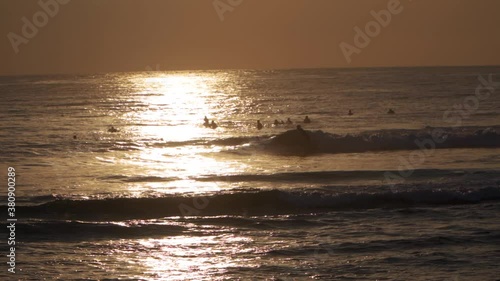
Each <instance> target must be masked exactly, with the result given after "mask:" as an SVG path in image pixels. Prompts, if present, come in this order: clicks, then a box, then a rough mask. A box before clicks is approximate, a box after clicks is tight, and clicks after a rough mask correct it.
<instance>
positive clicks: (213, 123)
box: [210, 120, 219, 129]
mask: <svg viewBox="0 0 500 281" xmlns="http://www.w3.org/2000/svg"><path fill="white" fill-rule="evenodd" d="M217 127H219V126H217V124H215V122H214V120H212V123H210V128H212V129H217Z"/></svg>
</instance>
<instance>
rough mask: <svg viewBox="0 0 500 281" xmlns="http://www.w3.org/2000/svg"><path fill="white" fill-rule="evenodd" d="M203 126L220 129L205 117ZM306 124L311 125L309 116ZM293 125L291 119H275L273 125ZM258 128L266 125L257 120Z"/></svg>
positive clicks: (305, 121) (260, 128)
mask: <svg viewBox="0 0 500 281" xmlns="http://www.w3.org/2000/svg"><path fill="white" fill-rule="evenodd" d="M203 121H204V122H203V126H205V127H206V128H210V129H216V128H217V127H218V125H217V123H215V121H214V120H212V121H211V122H210V120H209V119H208V118H207V116H205V118H203ZM304 123H305V124H308V123H311V119H310V118H309V116H306V118H304ZM285 124H286V125H291V124H293V121H292V120H291V119H290V117H288V119H287V120H286V122H285V121H283V120H281V121H278V119H275V120H274V123H273V125H274V126H275V127H277V126H279V125H285ZM255 127H256V128H257V130H262V128H264V125H263V124H262V123H261V122H260V120H257V124H256V126H255Z"/></svg>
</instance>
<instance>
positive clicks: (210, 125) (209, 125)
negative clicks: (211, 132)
mask: <svg viewBox="0 0 500 281" xmlns="http://www.w3.org/2000/svg"><path fill="white" fill-rule="evenodd" d="M395 113H396V112H395V111H394V110H393V109H392V108H390V109H389V110H388V111H387V114H395ZM347 115H354V113H353V112H352V110H351V109H349V112H348V113H347ZM203 121H204V122H203V126H205V127H206V128H210V129H217V127H219V126H218V125H217V123H215V121H214V120H212V121H210V120H208V118H207V116H205V118H203ZM303 123H304V124H309V123H311V119H310V118H309V116H306V117H305V118H304V121H303ZM291 124H293V121H292V120H291V119H290V117H288V118H287V119H286V121H283V120H279V121H278V119H275V120H274V122H273V125H274V126H275V127H277V126H279V125H291ZM255 127H256V128H257V130H262V128H264V125H263V124H262V123H261V122H260V120H258V121H257V124H256V126H255ZM297 130H303V129H302V127H300V125H298V126H297ZM119 131H120V130H118V129H117V128H115V127H113V126H111V127H109V128H108V132H109V133H116V132H119ZM73 138H74V139H76V135H74V136H73Z"/></svg>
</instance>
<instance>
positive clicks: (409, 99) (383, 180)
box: [0, 67, 500, 280]
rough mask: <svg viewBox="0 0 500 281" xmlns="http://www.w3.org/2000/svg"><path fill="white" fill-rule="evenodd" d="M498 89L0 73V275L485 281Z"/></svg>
mask: <svg viewBox="0 0 500 281" xmlns="http://www.w3.org/2000/svg"><path fill="white" fill-rule="evenodd" d="M498 82H500V67H432V68H366V69H296V70H267V71H257V70H221V71H181V72H163V71H145V72H138V73H111V74H96V75H51V76H4V77H0V169H1V177H0V179H1V181H2V186H3V187H4V190H3V191H2V192H1V197H0V199H1V206H2V207H1V208H0V209H1V213H2V221H1V227H2V229H4V231H5V229H6V226H7V225H8V223H7V207H6V205H7V169H8V167H12V168H14V169H15V174H16V175H15V178H16V192H15V195H16V218H17V222H16V273H15V275H14V274H12V273H9V272H7V268H8V265H6V262H7V261H8V258H7V257H5V256H6V255H7V254H8V246H7V235H8V233H7V232H4V231H2V233H5V234H4V235H3V236H2V237H3V238H2V240H3V241H2V242H1V245H2V246H1V249H2V256H3V258H2V259H1V260H2V264H3V265H2V266H1V268H2V269H1V271H0V279H1V280H18V279H19V280H53V279H60V280H500V267H499V264H500V83H498ZM389 109H393V110H394V112H395V113H394V114H388V110H389ZM349 110H351V111H352V115H349V114H348V112H349ZM205 116H206V117H207V118H208V119H210V121H211V120H214V121H215V122H216V123H217V125H218V127H217V128H216V129H211V128H207V127H205V126H204V125H203V118H204V117H205ZM305 116H309V118H310V119H311V123H304V122H303V120H304V118H305ZM287 118H290V119H291V121H292V122H293V123H292V124H286V123H285V124H278V125H276V126H275V125H273V122H274V120H275V119H277V120H278V121H281V120H283V121H286V120H287ZM258 120H260V121H261V122H262V123H263V125H264V128H262V129H261V130H258V129H257V128H256V123H257V121H258ZM297 125H300V126H301V127H302V130H300V129H296V126H297ZM111 128H114V129H116V130H112V129H111Z"/></svg>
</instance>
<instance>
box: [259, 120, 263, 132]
mask: <svg viewBox="0 0 500 281" xmlns="http://www.w3.org/2000/svg"><path fill="white" fill-rule="evenodd" d="M263 127H264V126H263V125H262V123H260V120H257V130H262V128H263Z"/></svg>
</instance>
